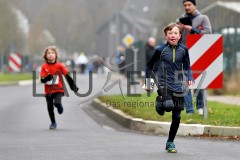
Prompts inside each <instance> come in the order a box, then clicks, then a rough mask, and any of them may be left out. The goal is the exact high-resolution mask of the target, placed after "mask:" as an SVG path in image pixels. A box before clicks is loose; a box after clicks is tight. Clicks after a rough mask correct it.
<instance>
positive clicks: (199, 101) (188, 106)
mask: <svg viewBox="0 0 240 160" xmlns="http://www.w3.org/2000/svg"><path fill="white" fill-rule="evenodd" d="M196 91H197V90H195V92H196ZM203 94H204V90H203V89H200V90H199V92H198V95H197V98H196V107H197V109H199V108H203V106H204V100H203ZM184 102H185V107H186V113H194V107H193V100H192V93H191V90H189V91H188V93H187V95H186V96H185V97H184Z"/></svg>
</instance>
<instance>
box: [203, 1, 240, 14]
mask: <svg viewBox="0 0 240 160" xmlns="http://www.w3.org/2000/svg"><path fill="white" fill-rule="evenodd" d="M217 6H220V7H223V8H226V9H229V10H232V11H234V12H237V13H240V2H222V1H217V2H215V3H213V4H211V5H209V6H207V7H206V8H204V9H202V10H201V12H202V13H205V12H207V11H209V10H211V9H212V8H215V7H217Z"/></svg>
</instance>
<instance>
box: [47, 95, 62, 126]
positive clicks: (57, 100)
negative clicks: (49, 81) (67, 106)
mask: <svg viewBox="0 0 240 160" xmlns="http://www.w3.org/2000/svg"><path fill="white" fill-rule="evenodd" d="M62 96H63V93H60V92H58V93H53V94H51V95H46V101H47V107H48V114H49V117H50V120H51V122H52V123H56V121H55V115H54V106H55V107H58V106H61V105H62V103H61V100H62Z"/></svg>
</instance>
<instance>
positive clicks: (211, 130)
mask: <svg viewBox="0 0 240 160" xmlns="http://www.w3.org/2000/svg"><path fill="white" fill-rule="evenodd" d="M92 106H93V107H94V108H95V109H98V110H100V111H101V112H103V113H105V114H106V115H107V116H108V117H110V118H111V119H113V120H114V121H116V122H117V123H119V124H120V125H122V126H124V127H126V128H129V129H131V130H136V131H141V132H147V133H155V134H168V132H169V128H170V125H171V123H170V122H160V121H149V120H143V119H140V118H134V117H132V116H129V115H127V114H125V113H123V112H122V111H121V110H118V109H115V108H113V107H111V106H110V107H108V106H106V104H105V103H103V102H101V101H100V100H98V99H94V100H93V102H92ZM177 135H179V136H189V135H191V136H193V135H209V136H240V127H224V126H212V125H201V124H184V123H181V124H180V126H179V129H178V132H177Z"/></svg>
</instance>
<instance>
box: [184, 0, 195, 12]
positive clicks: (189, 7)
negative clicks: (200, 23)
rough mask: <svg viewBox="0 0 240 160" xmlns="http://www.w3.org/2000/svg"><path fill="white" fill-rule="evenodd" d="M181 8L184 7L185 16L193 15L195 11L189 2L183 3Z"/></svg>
mask: <svg viewBox="0 0 240 160" xmlns="http://www.w3.org/2000/svg"><path fill="white" fill-rule="evenodd" d="M183 6H184V8H185V12H186V13H187V14H193V13H194V12H195V10H196V6H195V5H194V4H193V3H192V2H189V1H186V2H184V3H183Z"/></svg>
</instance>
